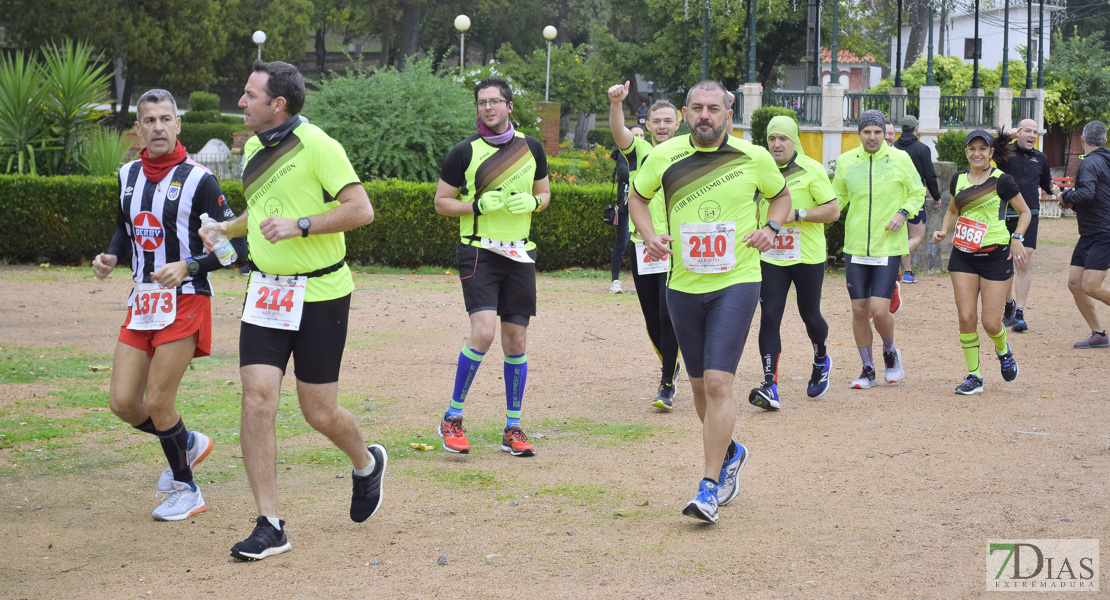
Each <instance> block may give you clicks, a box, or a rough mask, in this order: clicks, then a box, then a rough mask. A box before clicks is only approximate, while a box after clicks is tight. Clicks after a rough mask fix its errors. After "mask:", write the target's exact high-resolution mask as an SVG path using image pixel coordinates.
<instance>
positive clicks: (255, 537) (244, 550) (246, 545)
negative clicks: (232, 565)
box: [231, 516, 292, 560]
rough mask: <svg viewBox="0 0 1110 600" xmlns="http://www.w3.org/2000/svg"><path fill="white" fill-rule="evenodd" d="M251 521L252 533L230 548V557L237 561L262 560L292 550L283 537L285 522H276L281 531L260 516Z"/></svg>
mask: <svg viewBox="0 0 1110 600" xmlns="http://www.w3.org/2000/svg"><path fill="white" fill-rule="evenodd" d="M251 521H254V531H252V532H251V535H250V537H248V538H247V539H245V540H243V541H241V542H239V543H238V544H235V545H234V546H232V547H231V555H232V556H234V557H235V558H238V559H239V560H262V559H263V558H266V557H267V556H273V555H275V554H281V553H282V552H289V550H291V549H292V546H290V545H289V540H288V539H287V538H286V537H285V521H278V523H279V524H280V525H281V529H277V528H275V527H274V526H273V525H271V524H270V520H269V519H267V518H266V517H262V516H260V517H258V518H257V519H251Z"/></svg>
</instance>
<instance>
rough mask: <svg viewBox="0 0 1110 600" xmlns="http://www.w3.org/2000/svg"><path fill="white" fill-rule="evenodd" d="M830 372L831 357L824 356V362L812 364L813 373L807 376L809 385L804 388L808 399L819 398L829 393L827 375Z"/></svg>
mask: <svg viewBox="0 0 1110 600" xmlns="http://www.w3.org/2000/svg"><path fill="white" fill-rule="evenodd" d="M830 372H832V357H831V356H829V355H827V354H826V355H825V361H824V362H819V363H813V373H811V374H810V375H809V385H808V386H806V395H807V396H809V397H810V398H820V397H821V396H824V395H825V392H827V391H829V373H830Z"/></svg>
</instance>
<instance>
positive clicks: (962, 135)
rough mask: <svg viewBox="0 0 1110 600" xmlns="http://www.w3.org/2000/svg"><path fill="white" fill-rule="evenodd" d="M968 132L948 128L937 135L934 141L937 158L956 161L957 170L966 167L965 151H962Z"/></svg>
mask: <svg viewBox="0 0 1110 600" xmlns="http://www.w3.org/2000/svg"><path fill="white" fill-rule="evenodd" d="M968 133H969V132H967V131H960V130H958V129H949V130H948V131H946V132H944V135H942V136H940V137H938V138H937V141H936V147H937V156H938V160H942V161H944V160H946V161H948V162H954V163H956V170H957V171H962V170H964V169H966V168H968V166H969V165H968V162H967V153H966V152H964V140H965V139H967V134H968Z"/></svg>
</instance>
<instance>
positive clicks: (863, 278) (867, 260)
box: [833, 110, 925, 389]
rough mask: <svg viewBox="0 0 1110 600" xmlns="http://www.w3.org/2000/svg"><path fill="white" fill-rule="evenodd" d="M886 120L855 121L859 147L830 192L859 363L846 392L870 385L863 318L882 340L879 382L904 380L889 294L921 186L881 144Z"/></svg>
mask: <svg viewBox="0 0 1110 600" xmlns="http://www.w3.org/2000/svg"><path fill="white" fill-rule="evenodd" d="M885 125H886V118H885V117H884V116H883V113H881V112H879V111H877V110H868V111H864V112H863V114H861V115H860V118H859V137H860V146H859V147H857V148H854V149H852V150H849V151H847V152H845V153H844V154H841V155H840V158H838V159H837V160H836V176H835V177H834V178H833V190H834V191H835V192H836V197H837V198H838V199H839V200H840V203H841V206H842V207H845V208H846V209H847V210H848V214H847V217H846V218H845V221H844V265H845V269H844V275H845V279H846V280H847V284H848V296H849V298H851V300H852V333H853V335H854V337H855V340H856V346H857V347H858V348H859V354H860V358H861V359H862V360H863V371H862V372H861V373H860V376H859V379H856V380H855V381H853V382H852V388H853V389H867V388H870V387H874V386H875V385H877V384H876V382H875V379H876V375H875V364H874V362H873V359H872V354H871V343H872V341H873V340H874V336H873V335H872V333H871V324H870V323H869V322H868V319H869V316H871V315H873V316H874V323H875V331H877V332H878V333H879V337H880V338H882V340H883V361H884V363H885V366H886V373H885V376H886V380H887V382H888V383H897V382H899V381H901V380H902V378H903V377H904V376H905V370H904V369H903V368H902V353H901V352H899V351H898V349H897V348H895V346H894V316H893V315H892V314H891V313H890V299H891V296H892V295H893V294H894V289H895V284H896V283H897V278H898V267H899V265H900V264H901V256H902V255H904V254H906V253H907V252H908V251H909V243H908V239H907V237H906V230H905V228H904V225H905V223H906V221H907V220H908V219H910V218H911V217H913V216H915V215H916V214H917V211H918V210H919V209H920V208H921V198H922V197H924V195H925V187H924V186H922V185H921V178H920V177H918V175H917V170H916V169H915V168H914V166H913V161H912V160H911V159H910V155H909V154H906V153H905V152H903V151H901V150H898V149H895V148H892V147H890V146H887V145H886V144H884V143H883V133H884V127H885Z"/></svg>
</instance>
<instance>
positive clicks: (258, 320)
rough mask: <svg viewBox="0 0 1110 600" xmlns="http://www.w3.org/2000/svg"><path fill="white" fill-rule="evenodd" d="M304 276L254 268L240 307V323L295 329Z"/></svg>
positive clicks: (297, 326)
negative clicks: (245, 295) (272, 272)
mask: <svg viewBox="0 0 1110 600" xmlns="http://www.w3.org/2000/svg"><path fill="white" fill-rule="evenodd" d="M307 282H308V277H305V276H304V275H301V276H299V277H297V276H292V275H270V274H268V273H261V272H259V271H254V272H253V273H251V285H250V288H249V289H248V291H247V302H246V304H245V305H244V306H243V322H244V323H250V324H252V325H258V326H259V327H269V328H271V329H285V330H288V331H299V330H300V328H301V312H303V311H304V292H305V284H306V283H307Z"/></svg>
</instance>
